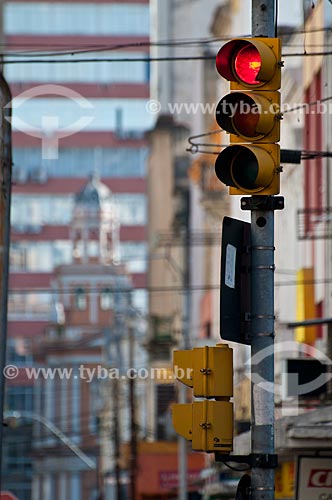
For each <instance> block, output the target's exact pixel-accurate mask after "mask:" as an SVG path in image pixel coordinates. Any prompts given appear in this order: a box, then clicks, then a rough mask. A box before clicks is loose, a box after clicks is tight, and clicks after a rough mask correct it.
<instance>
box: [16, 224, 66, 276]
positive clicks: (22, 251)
mask: <svg viewBox="0 0 332 500" xmlns="http://www.w3.org/2000/svg"><path fill="white" fill-rule="evenodd" d="M13 229H14V228H13ZM10 255H11V259H10V263H11V266H13V267H12V270H15V271H37V272H48V271H52V270H53V269H54V267H55V266H58V265H60V264H69V263H70V262H71V260H72V243H71V242H70V241H66V240H63V241H62V240H58V241H55V242H50V241H36V242H28V241H22V242H21V243H16V244H14V245H11V250H10Z"/></svg>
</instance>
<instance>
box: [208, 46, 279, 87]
mask: <svg viewBox="0 0 332 500" xmlns="http://www.w3.org/2000/svg"><path fill="white" fill-rule="evenodd" d="M279 58H280V43H279V41H278V40H277V39H269V38H257V39H256V38H253V39H247V38H240V39H234V40H231V41H230V42H228V43H226V44H225V45H223V46H222V47H221V49H220V50H219V52H218V54H217V57H216V67H217V71H218V73H219V74H220V75H221V76H222V77H224V78H226V80H229V81H231V82H237V83H239V84H241V85H244V86H247V87H248V88H257V87H261V86H263V85H265V84H266V83H267V82H270V81H271V80H272V79H273V78H274V76H275V75H276V74H278V71H277V70H278V63H279ZM274 86H275V88H276V89H277V88H279V86H280V78H279V76H278V81H277V82H276V83H275V84H274Z"/></svg>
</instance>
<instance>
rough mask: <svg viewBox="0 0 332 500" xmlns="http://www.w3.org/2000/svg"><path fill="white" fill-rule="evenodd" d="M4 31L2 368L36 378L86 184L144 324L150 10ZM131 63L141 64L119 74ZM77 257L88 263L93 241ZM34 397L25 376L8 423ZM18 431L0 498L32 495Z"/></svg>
mask: <svg viewBox="0 0 332 500" xmlns="http://www.w3.org/2000/svg"><path fill="white" fill-rule="evenodd" d="M3 30H4V39H5V46H6V52H7V54H8V57H7V59H8V60H13V59H15V64H7V65H6V69H5V76H6V78H7V79H8V81H9V83H10V86H11V90H12V93H13V96H14V102H13V108H14V109H13V114H14V119H13V127H14V133H13V161H14V166H13V200H12V237H11V241H12V245H11V257H10V258H11V278H10V297H9V340H8V357H7V362H8V363H12V364H17V365H18V366H21V367H23V366H34V359H33V355H32V354H31V342H32V339H33V338H35V337H37V336H40V335H42V333H43V332H44V331H45V328H47V326H48V325H49V323H50V319H51V318H52V316H53V315H54V310H55V305H56V294H55V291H54V289H53V287H52V283H53V282H54V276H55V275H54V270H55V268H56V267H57V266H60V265H68V264H70V263H71V262H72V259H73V252H74V250H75V252H76V253H77V252H80V251H81V248H76V249H75V248H74V245H73V240H72V237H71V236H72V231H73V229H74V228H73V226H72V221H71V218H72V213H73V208H74V198H75V194H76V193H77V192H79V191H80V190H81V189H82V188H83V186H84V185H85V184H86V182H87V178H88V176H89V175H91V173H92V172H97V173H98V175H99V176H100V178H101V179H102V181H103V183H104V184H105V185H106V186H107V187H108V188H109V189H111V191H112V193H113V200H114V203H115V206H116V211H117V214H118V220H119V224H120V226H121V228H120V231H119V255H118V260H119V262H121V263H122V264H125V265H126V269H127V272H128V273H129V274H130V276H131V280H132V284H133V292H132V297H133V306H134V307H135V308H138V309H139V310H140V311H141V312H142V313H143V314H145V313H146V312H147V294H146V291H145V290H144V287H145V286H146V261H147V244H146V237H147V233H146V224H147V198H146V172H147V169H146V165H147V157H148V144H147V141H146V139H145V137H144V132H145V130H147V129H148V128H149V127H150V125H151V115H150V114H148V113H147V111H146V102H147V99H148V97H149V62H148V61H147V60H146V59H147V57H148V54H149V34H150V18H149V2H148V1H147V0H139V1H138V0H136V1H128V2H127V1H121V2H119V1H102V2H86V1H82V2H81V1H74V2H70V3H68V2H64V1H63V2H61V1H59V2H39V1H35V2H34V1H29V2H19V1H8V2H4V5H3ZM54 53H56V54H57V55H56V57H55V56H50V54H54ZM18 54H19V55H20V57H16V55H18ZM132 58H138V59H140V61H139V62H127V63H124V62H116V60H117V59H129V60H130V59H132ZM18 59H19V60H20V62H19V63H18V64H16V62H17V60H18ZM34 59H38V60H39V61H40V60H41V59H42V60H43V61H47V62H45V63H37V62H36V63H34V62H33V60H34ZM51 59H56V61H57V62H53V61H51ZM75 59H77V60H80V61H81V62H74V61H75ZM87 59H97V62H85V60H87ZM99 59H112V60H113V62H106V61H105V62H99V61H98V60H99ZM23 60H27V62H26V63H24V62H22V61H23ZM84 251H86V252H87V255H88V256H89V258H90V257H91V258H92V257H94V256H96V241H95V240H93V239H92V240H90V241H88V242H87V243H86V247H85V248H84ZM71 299H72V300H74V296H72V297H71ZM32 394H33V382H32V381H29V380H26V378H25V377H24V376H23V373H21V374H20V376H19V377H17V378H16V379H15V380H13V381H11V382H9V383H8V384H7V400H6V401H7V403H6V409H7V411H11V410H16V411H25V410H26V411H32V409H33V397H32ZM50 404H51V403H50ZM52 404H54V402H53V403H52ZM40 411H41V412H43V410H42V409H41V410H40ZM68 411H69V410H68ZM69 413H71V410H70V411H69ZM25 430H26V429H25V428H23V427H22V428H21V429H20V428H19V427H17V428H16V439H15V442H11V443H9V446H8V454H7V457H6V459H7V460H6V463H5V470H4V477H5V482H4V484H3V486H4V487H6V489H9V490H11V491H13V492H14V493H16V494H17V496H18V498H19V499H20V500H26V499H28V498H30V489H31V463H32V459H31V453H30V451H29V450H28V449H27V448H29V447H30V438H29V437H28V434H25ZM21 431H22V432H21ZM19 434H20V435H21V437H20V438H18V435H19ZM45 481H46V482H47V481H48V479H47V478H46V479H45ZM47 491H48V490H47ZM68 495H69V493H68ZM46 496H47V495H46ZM48 498H51V497H50V496H48ZM63 498H65V497H63ZM68 498H74V497H73V496H70V495H69V497H68ZM77 498H81V497H80V496H78V497H77Z"/></svg>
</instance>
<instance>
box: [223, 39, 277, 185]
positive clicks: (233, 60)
mask: <svg viewBox="0 0 332 500" xmlns="http://www.w3.org/2000/svg"><path fill="white" fill-rule="evenodd" d="M281 66H282V63H281V42H280V39H279V38H240V39H234V40H231V41H230V42H228V43H226V44H225V45H223V46H222V47H221V49H220V50H219V52H218V54H217V58H216V67H217V71H218V73H219V74H220V75H221V76H222V77H224V78H226V80H229V81H230V90H231V93H230V94H228V95H226V96H224V97H223V98H222V99H221V100H220V101H219V103H218V105H217V109H216V121H217V123H218V125H219V126H220V127H221V128H222V129H223V130H225V131H226V132H228V133H229V134H230V146H229V147H227V148H225V149H224V150H223V151H221V153H220V154H219V156H218V157H217V160H216V164H215V170H216V175H217V177H218V179H219V180H220V181H221V182H223V183H224V184H226V185H227V186H229V187H230V188H229V193H230V194H235V195H242V194H252V195H273V194H278V193H279V191H280V171H281V169H280V147H279V145H278V144H276V143H277V142H278V141H279V140H280V120H281V118H282V114H281V110H280V93H279V92H278V90H279V89H280V85H281Z"/></svg>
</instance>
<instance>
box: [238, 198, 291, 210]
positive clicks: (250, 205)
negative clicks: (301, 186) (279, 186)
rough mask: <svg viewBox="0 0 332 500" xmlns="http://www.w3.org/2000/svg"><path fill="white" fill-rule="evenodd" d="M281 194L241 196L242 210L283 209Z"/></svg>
mask: <svg viewBox="0 0 332 500" xmlns="http://www.w3.org/2000/svg"><path fill="white" fill-rule="evenodd" d="M284 201H285V200H284V197H283V196H250V197H249V196H246V197H244V198H241V209H242V210H251V211H253V210H283V209H284V208H285V203H284Z"/></svg>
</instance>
